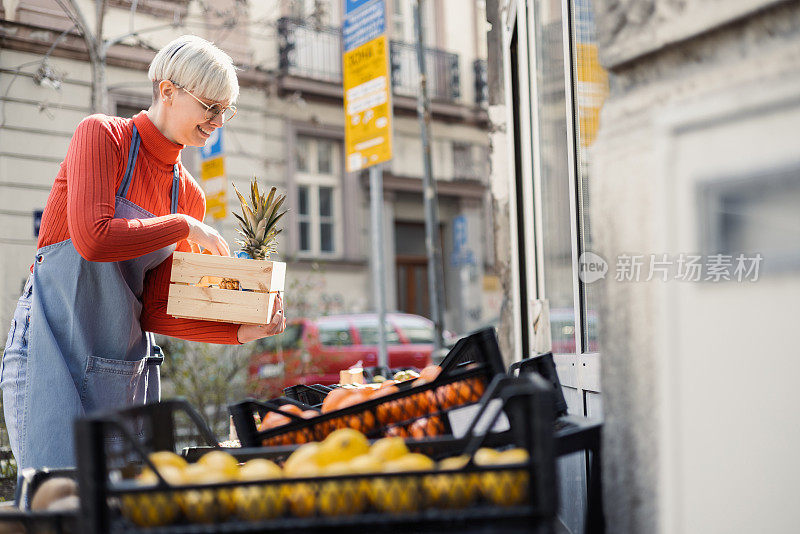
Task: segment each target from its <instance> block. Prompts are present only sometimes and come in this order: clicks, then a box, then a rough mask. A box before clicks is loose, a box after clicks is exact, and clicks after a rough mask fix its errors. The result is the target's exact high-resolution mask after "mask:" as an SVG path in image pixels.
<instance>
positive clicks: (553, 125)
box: [534, 0, 575, 354]
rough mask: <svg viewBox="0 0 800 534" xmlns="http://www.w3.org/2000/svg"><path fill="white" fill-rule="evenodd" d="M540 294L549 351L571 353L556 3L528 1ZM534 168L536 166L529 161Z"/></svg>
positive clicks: (563, 116) (569, 242)
mask: <svg viewBox="0 0 800 534" xmlns="http://www.w3.org/2000/svg"><path fill="white" fill-rule="evenodd" d="M534 10H535V13H534V21H535V39H536V46H535V49H536V62H537V68H536V77H537V80H536V86H537V102H536V109H535V110H534V116H535V119H536V120H537V121H538V131H539V150H540V154H539V162H538V168H539V172H540V174H541V184H542V185H541V199H542V228H541V232H542V238H543V239H542V240H543V242H544V250H543V253H544V288H543V290H544V295H545V297H546V298H547V299H548V300H549V301H550V330H551V333H552V337H553V352H555V353H560V354H568V353H574V352H575V320H574V317H575V313H574V304H573V303H574V291H573V273H572V261H573V260H572V237H571V224H570V199H569V177H570V172H569V157H568V155H569V146H568V143H567V102H566V94H565V89H566V84H565V76H564V37H563V35H564V34H563V28H562V15H561V2H560V1H559V0H536V1H535V2H534ZM535 164H536V163H535Z"/></svg>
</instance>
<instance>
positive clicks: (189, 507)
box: [178, 451, 238, 523]
mask: <svg viewBox="0 0 800 534" xmlns="http://www.w3.org/2000/svg"><path fill="white" fill-rule="evenodd" d="M220 452H221V451H220ZM209 454H211V453H209ZM223 454H226V453H223ZM201 459H202V458H201ZM212 460H213V458H212ZM215 462H216V460H214V461H207V463H210V464H211V465H210V466H209V465H206V464H204V463H200V461H198V462H197V463H194V464H189V465H188V466H187V467H186V469H184V470H183V483H184V484H186V485H190V484H191V485H200V484H214V485H216V484H222V483H225V482H231V481H233V480H235V479H236V477H234V476H232V474H231V472H230V471H229V470H226V469H223V468H221V467H220V466H219V465H217V464H216V463H215ZM236 475H237V476H238V467H237V471H236ZM234 489H235V488H234V487H223V488H209V489H188V490H184V491H183V492H181V495H180V498H179V500H178V502H179V504H180V506H181V510H183V513H184V515H185V516H186V518H187V519H188V520H189V521H191V522H193V523H214V522H216V521H223V520H225V519H226V518H227V517H228V516H229V515H231V514H232V513H233V512H234V511H235V510H236V503H235V501H234V498H233V492H234Z"/></svg>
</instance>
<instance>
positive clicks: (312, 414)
mask: <svg viewBox="0 0 800 534" xmlns="http://www.w3.org/2000/svg"><path fill="white" fill-rule="evenodd" d="M299 415H300V417H302V418H303V419H311V418H312V417H316V416H318V415H319V412H318V411H316V410H303V411H302V412H300V414H299Z"/></svg>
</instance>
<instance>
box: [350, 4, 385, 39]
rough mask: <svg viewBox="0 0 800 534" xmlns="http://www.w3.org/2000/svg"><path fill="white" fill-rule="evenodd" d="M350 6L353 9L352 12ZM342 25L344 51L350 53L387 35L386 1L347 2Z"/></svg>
mask: <svg viewBox="0 0 800 534" xmlns="http://www.w3.org/2000/svg"><path fill="white" fill-rule="evenodd" d="M350 4H353V6H352V7H353V9H352V10H350V7H351V6H350ZM346 7H347V8H348V10H347V12H346V13H345V16H344V23H343V25H342V37H343V39H344V51H345V52H349V51H350V50H353V49H355V48H358V47H359V46H361V45H363V44H365V43H368V42H370V41H372V40H373V39H377V38H378V37H380V36H381V35H383V34H384V33H386V16H385V13H386V7H385V5H384V0H363V1H362V0H347V6H346Z"/></svg>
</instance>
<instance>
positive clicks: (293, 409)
mask: <svg viewBox="0 0 800 534" xmlns="http://www.w3.org/2000/svg"><path fill="white" fill-rule="evenodd" d="M278 409H279V410H280V411H282V412H288V413H292V414H295V415H300V414H301V413H303V410H302V409H300V407H299V406H295V405H294V404H283V405H281V406H279V407H278Z"/></svg>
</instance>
